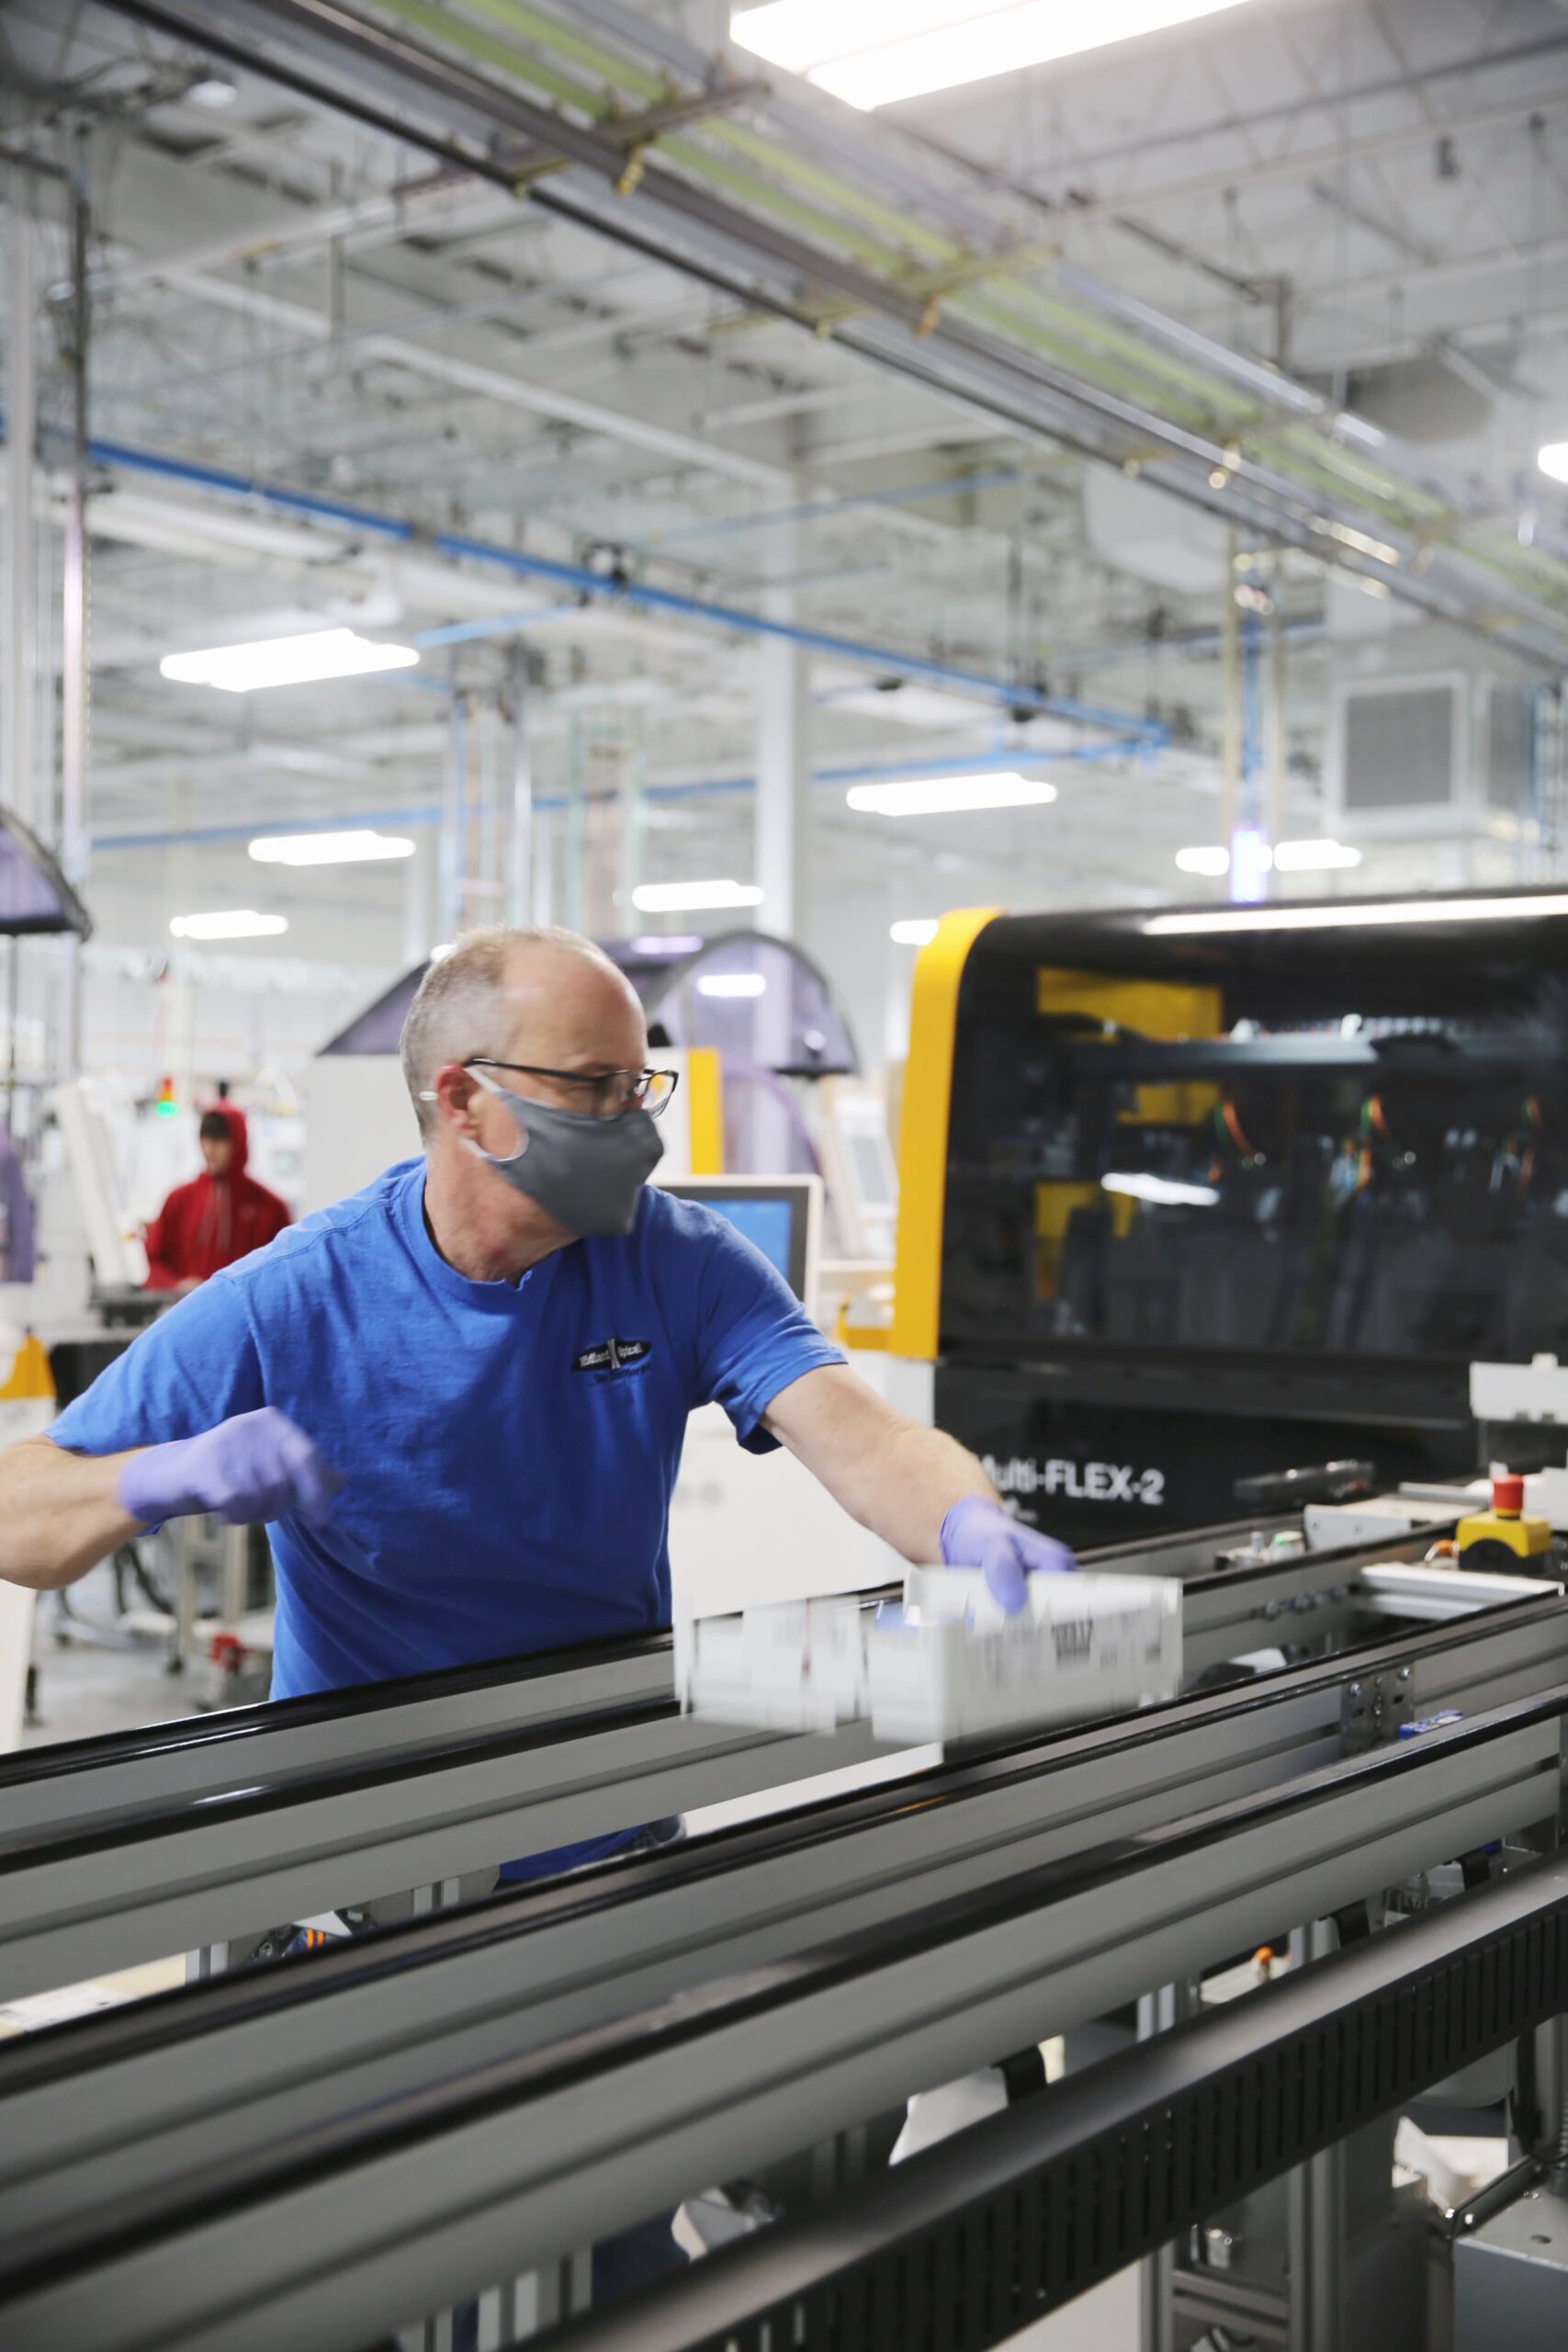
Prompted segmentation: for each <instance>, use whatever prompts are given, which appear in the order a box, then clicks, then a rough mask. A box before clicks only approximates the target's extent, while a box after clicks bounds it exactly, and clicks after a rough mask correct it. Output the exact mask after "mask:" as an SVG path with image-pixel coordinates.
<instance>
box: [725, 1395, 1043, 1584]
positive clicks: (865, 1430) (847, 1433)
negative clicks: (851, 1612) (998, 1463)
mask: <svg viewBox="0 0 1568 2352" xmlns="http://www.w3.org/2000/svg"><path fill="white" fill-rule="evenodd" d="M762 1418H763V1424H764V1426H765V1427H766V1428H767V1429H768V1430H770V1431H771V1432H772V1433H773V1435H774V1436H775V1437H778V1438H780V1439H782V1440H783V1442H784V1444H785V1445H787V1446H788V1447H789V1449H790V1452H791V1453H795V1454H798V1455H799V1457H800V1459H801V1460H802V1461H803V1462H804V1463H805V1464H806V1466H807V1469H808V1470H810V1471H812V1472H814V1473H815V1475H816V1476H818V1478H820V1479H821V1481H822V1484H823V1485H824V1486H825V1487H827V1489H828V1491H829V1494H830V1495H831V1496H832V1497H833V1498H834V1500H835V1501H836V1502H838V1503H840V1504H841V1505H842V1507H843V1509H844V1510H847V1511H848V1512H849V1514H850V1516H851V1518H852V1519H858V1520H859V1521H860V1522H861V1525H862V1526H863V1527H869V1528H870V1529H871V1531H872V1532H873V1533H874V1534H875V1535H880V1536H881V1537H882V1540H883V1542H884V1543H885V1544H891V1545H892V1546H893V1549H894V1550H895V1551H896V1552H900V1553H902V1555H903V1556H904V1557H905V1559H906V1560H913V1561H916V1562H929V1561H932V1560H937V1559H940V1558H941V1556H942V1549H941V1544H942V1521H943V1519H944V1518H945V1517H946V1515H947V1513H948V1511H949V1510H951V1509H952V1507H953V1504H954V1503H955V1502H957V1501H959V1500H960V1498H962V1497H964V1496H965V1495H979V1496H981V1497H982V1498H984V1499H985V1500H986V1501H987V1502H995V1501H996V1499H997V1490H996V1488H995V1487H993V1486H992V1484H991V1482H990V1480H989V1479H988V1478H987V1476H986V1473H985V1471H984V1469H983V1468H982V1467H981V1465H980V1464H979V1463H978V1462H977V1461H976V1459H975V1456H974V1455H973V1454H972V1453H970V1452H969V1451H968V1449H967V1447H965V1446H962V1445H960V1444H959V1443H958V1441H957V1440H956V1438H951V1437H949V1436H948V1435H947V1434H946V1432H945V1431H944V1430H931V1429H923V1428H922V1427H921V1426H920V1425H919V1423H918V1422H916V1421H908V1420H906V1419H904V1417H903V1415H902V1414H901V1413H896V1412H895V1411H894V1410H893V1408H892V1407H891V1406H890V1405H887V1404H885V1403H884V1401H883V1399H882V1398H881V1397H878V1396H876V1395H875V1394H874V1391H873V1390H872V1389H870V1388H868V1387H867V1385H866V1384H865V1383H864V1381H863V1380H861V1379H860V1378H859V1377H858V1376H857V1374H854V1373H852V1372H851V1371H850V1370H849V1369H848V1367H847V1366H840V1365H834V1366H832V1367H824V1368H823V1369H822V1370H821V1371H819V1372H810V1373H807V1374H806V1375H805V1376H804V1378H802V1379H800V1380H797V1381H796V1382H795V1383H794V1385H792V1386H791V1387H789V1388H786V1389H784V1390H783V1391H782V1392H781V1394H780V1395H779V1396H777V1397H774V1399H773V1403H772V1404H771V1405H770V1406H769V1408H768V1410H767V1412H766V1413H765V1414H764V1415H763V1417H762Z"/></svg>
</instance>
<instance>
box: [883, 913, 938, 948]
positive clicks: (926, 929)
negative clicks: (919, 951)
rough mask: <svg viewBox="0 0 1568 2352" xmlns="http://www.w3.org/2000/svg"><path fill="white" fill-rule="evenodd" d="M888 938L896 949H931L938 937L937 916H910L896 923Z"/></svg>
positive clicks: (890, 929)
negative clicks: (932, 943) (932, 942)
mask: <svg viewBox="0 0 1568 2352" xmlns="http://www.w3.org/2000/svg"><path fill="white" fill-rule="evenodd" d="M887 936H888V938H889V939H890V940H892V942H893V944H894V945H895V946H896V947H929V946H930V945H931V941H932V940H933V939H934V938H935V937H936V917H935V915H910V916H909V917H908V920H907V921H906V922H896V923H894V924H893V925H892V926H891V927H890V928H889V931H888V933H887Z"/></svg>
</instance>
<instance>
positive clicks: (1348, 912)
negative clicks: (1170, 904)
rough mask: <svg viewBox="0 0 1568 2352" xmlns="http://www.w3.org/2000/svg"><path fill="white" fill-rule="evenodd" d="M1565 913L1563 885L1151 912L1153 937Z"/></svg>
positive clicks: (1525, 918)
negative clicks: (1523, 893)
mask: <svg viewBox="0 0 1568 2352" xmlns="http://www.w3.org/2000/svg"><path fill="white" fill-rule="evenodd" d="M1544 915H1568V891H1562V890H1558V891H1552V892H1543V893H1542V894H1541V895H1540V897H1539V898H1531V899H1414V900H1404V899H1389V900H1383V899H1343V900H1342V901H1341V902H1340V904H1339V905H1338V906H1334V907H1248V908H1245V909H1241V908H1238V909H1236V910H1234V911H1227V912H1224V913H1220V912H1215V913H1213V914H1179V915H1151V916H1150V917H1149V919H1148V921H1147V922H1145V925H1144V930H1145V933H1146V934H1147V935H1148V936H1149V937H1150V938H1152V939H1175V938H1178V937H1180V936H1181V935H1183V934H1187V935H1193V934H1197V933H1205V932H1208V933H1214V932H1227V931H1351V930H1358V931H1359V930H1380V929H1382V928H1383V927H1385V926H1393V924H1396V923H1423V922H1536V921H1539V920H1540V918H1541V917H1542V916H1544Z"/></svg>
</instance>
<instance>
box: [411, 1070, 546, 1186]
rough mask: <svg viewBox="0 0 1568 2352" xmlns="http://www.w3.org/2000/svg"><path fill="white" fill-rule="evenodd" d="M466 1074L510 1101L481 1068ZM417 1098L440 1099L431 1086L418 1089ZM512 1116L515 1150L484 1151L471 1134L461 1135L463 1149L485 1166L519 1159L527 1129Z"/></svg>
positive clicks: (503, 1165) (502, 1165) (504, 1164)
mask: <svg viewBox="0 0 1568 2352" xmlns="http://www.w3.org/2000/svg"><path fill="white" fill-rule="evenodd" d="M465 1067H467V1065H465ZM468 1076H469V1077H470V1078H471V1079H472V1080H474V1082H475V1084H476V1085H478V1086H482V1087H483V1088H484V1090H485V1091H486V1093H487V1094H498V1095H499V1096H500V1097H501V1099H502V1102H503V1103H509V1102H510V1101H511V1099H512V1098H511V1096H510V1095H509V1094H508V1092H507V1091H506V1089H505V1087H504V1086H498V1085H497V1084H496V1081H495V1080H494V1079H493V1078H487V1077H486V1076H485V1074H484V1072H483V1070H482V1069H469V1070H468ZM419 1099H420V1101H421V1102H422V1103H438V1102H439V1101H440V1100H441V1097H440V1096H439V1095H438V1094H437V1093H436V1091H435V1089H434V1087H433V1086H422V1087H421V1088H420V1091H419ZM513 1119H514V1120H515V1121H516V1125H517V1148H516V1150H515V1151H507V1152H500V1153H497V1152H493V1151H486V1149H485V1148H484V1146H483V1145H482V1144H478V1143H476V1142H475V1141H474V1139H473V1137H472V1136H464V1137H463V1144H464V1148H465V1149H467V1150H468V1151H471V1152H472V1153H473V1155H474V1158H475V1159H482V1160H483V1161H484V1164H485V1166H486V1167H487V1168H510V1167H511V1165H512V1163H513V1160H514V1159H522V1157H523V1155H524V1153H525V1151H526V1150H527V1148H528V1130H527V1128H526V1127H525V1125H524V1124H523V1122H522V1120H521V1119H518V1118H517V1114H516V1113H515V1112H513Z"/></svg>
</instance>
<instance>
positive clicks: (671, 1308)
mask: <svg viewBox="0 0 1568 2352" xmlns="http://www.w3.org/2000/svg"><path fill="white" fill-rule="evenodd" d="M842 1361H843V1359H842V1357H841V1356H840V1353H839V1351H838V1350H837V1349H836V1348H835V1347H833V1346H832V1345H831V1344H830V1343H829V1341H828V1340H825V1339H824V1338H823V1336H822V1333H821V1332H820V1331H819V1330H818V1329H817V1326H816V1325H815V1324H814V1323H812V1322H811V1321H810V1319H809V1318H808V1317H807V1315H806V1314H805V1312H804V1310H803V1309H802V1308H801V1306H800V1305H799V1304H798V1302H797V1301H796V1299H795V1296H794V1295H793V1293H792V1292H791V1291H790V1290H789V1288H788V1286H787V1284H786V1283H784V1282H783V1281H782V1280H781V1278H780V1276H779V1275H778V1274H777V1273H776V1272H774V1270H773V1267H772V1266H770V1265H769V1263H768V1261H767V1260H766V1259H765V1258H764V1257H763V1256H762V1254H761V1251H760V1250H756V1249H754V1248H753V1247H752V1245H751V1244H750V1242H749V1241H747V1240H745V1239H744V1238H742V1237H741V1236H740V1234H739V1233H738V1232H737V1230H736V1229H735V1227H733V1226H732V1225H731V1224H730V1223H729V1222H728V1219H727V1218H725V1217H722V1216H718V1215H716V1213H715V1212H714V1211H713V1210H711V1209H707V1208H705V1207H702V1206H701V1205H699V1204H696V1203H694V1202H688V1201H680V1200H676V1199H674V1198H672V1197H671V1195H670V1194H669V1193H662V1192H660V1191H659V1190H657V1189H656V1188H654V1187H652V1186H650V1187H649V1188H648V1189H647V1190H646V1191H645V1192H644V1193H643V1195H642V1199H641V1201H640V1203H639V1204H638V1208H637V1223H636V1225H635V1227H633V1229H632V1231H631V1233H630V1234H629V1235H628V1236H626V1238H624V1239H622V1238H591V1239H587V1240H581V1241H575V1242H572V1243H571V1244H570V1245H569V1246H568V1247H567V1248H566V1249H563V1250H556V1251H555V1252H554V1253H553V1254H552V1255H551V1256H550V1257H547V1258H545V1259H543V1260H542V1261H540V1263H539V1264H538V1265H536V1266H535V1267H533V1268H531V1269H530V1271H529V1272H527V1273H525V1275H524V1276H523V1277H522V1279H521V1281H520V1282H517V1283H509V1282H470V1281H469V1280H468V1277H467V1276H466V1275H463V1274H459V1273H457V1272H456V1271H455V1270H454V1268H452V1267H451V1266H449V1265H448V1264H447V1263H446V1260H445V1259H444V1258H442V1257H441V1255H440V1254H439V1252H438V1251H437V1250H436V1249H435V1246H434V1242H433V1241H432V1240H431V1238H430V1233H429V1230H428V1227H426V1225H425V1221H424V1161H423V1159H417V1160H407V1161H403V1162H402V1163H400V1165H399V1166H397V1167H395V1168H390V1169H389V1170H387V1172H386V1174H385V1175H383V1176H380V1177H378V1179H377V1181H376V1182H374V1183H373V1184H371V1185H369V1186H367V1189H366V1190H365V1191H364V1192H362V1193H355V1195H354V1197H353V1198H352V1199H351V1200H346V1201H341V1202H339V1203H338V1204H336V1206H335V1207H333V1208H330V1209H324V1210H321V1212H320V1213H319V1214H317V1215H316V1216H310V1217H307V1218H306V1219H305V1220H304V1221H303V1222H302V1223H301V1224H299V1225H297V1226H292V1227H289V1229H288V1232H286V1233H284V1234H281V1235H280V1236H279V1237H278V1238H277V1239H276V1241H274V1242H272V1243H271V1244H270V1245H269V1246H268V1247H267V1248H266V1249H265V1250H257V1251H256V1252H255V1254H254V1256H253V1257H250V1258H246V1259H243V1260H242V1261H240V1263H239V1264H237V1265H235V1266H231V1267H229V1268H226V1269H225V1270H224V1272H221V1273H220V1274H215V1275H214V1276H213V1277H212V1279H211V1280H210V1281H209V1282H207V1283H203V1284H202V1286H201V1288H200V1289H199V1290H197V1291H193V1292H192V1293H191V1295H190V1296H189V1297H188V1298H186V1299H185V1300H183V1301H182V1302H181V1304H180V1305H179V1306H175V1307H174V1308H173V1309H171V1311H170V1312H169V1313H168V1314H166V1315H164V1317H161V1319H160V1320H159V1321H158V1322H157V1323H155V1324H154V1325H153V1326H152V1329H150V1330H148V1331H146V1332H144V1333H143V1334H142V1335H141V1338H140V1339H138V1340H136V1341H135V1343H134V1344H133V1345H132V1346H131V1347H130V1348H129V1349H128V1350H127V1351H126V1352H125V1354H124V1355H123V1356H120V1357H119V1358H118V1359H117V1361H116V1362H115V1363H112V1364H110V1365H109V1367H108V1368H107V1371H105V1372H103V1373H101V1374H99V1376H98V1378H97V1379H96V1381H95V1382H94V1383H93V1385H92V1386H91V1388H89V1389H88V1390H87V1391H86V1393H85V1396H82V1397H77V1399H76V1400H75V1402H74V1403H73V1404H71V1405H69V1406H67V1407H66V1408H65V1410H64V1412H63V1413H62V1414H61V1416H60V1417H59V1419H57V1420H56V1421H55V1422H54V1424H53V1426H52V1428H51V1430H50V1432H49V1434H50V1436H51V1438H52V1439H53V1440H54V1442H56V1444H58V1445H62V1446H65V1447H68V1448H69V1449H70V1450H71V1451H72V1452H73V1453H118V1452H119V1451H121V1450H122V1449H125V1448H129V1447H131V1446H139V1445H154V1444H158V1443H160V1442H162V1441H164V1439H167V1438H176V1437H189V1436H192V1435H194V1434H195V1433H196V1432H197V1430H205V1429H210V1428H212V1427H213V1426H214V1425H215V1424H216V1423H218V1422H219V1421H222V1420H227V1419H230V1417H231V1415H233V1414H235V1413H248V1412H252V1411H254V1409H255V1408H257V1407H258V1406H261V1405H276V1407H278V1408H280V1410H282V1411H283V1412H285V1413H287V1414H288V1418H289V1419H290V1420H292V1421H296V1422H297V1423H298V1424H299V1427H300V1428H301V1429H302V1430H305V1431H306V1432H307V1434H308V1435H309V1436H310V1437H311V1438H313V1439H314V1441H315V1442H316V1444H317V1445H318V1446H319V1447H320V1448H321V1453H323V1454H324V1455H325V1456H326V1459H327V1460H328V1461H329V1462H330V1463H331V1464H332V1465H333V1468H334V1469H335V1470H337V1471H338V1472H339V1473H340V1475H341V1476H342V1477H343V1480H344V1487H343V1492H342V1494H341V1496H340V1497H339V1499H338V1505H337V1510H336V1512H335V1514H334V1516H333V1520H332V1522H331V1524H330V1525H329V1526H327V1527H325V1528H308V1527H306V1526H304V1525H302V1524H301V1523H300V1522H299V1521H298V1520H296V1519H292V1518H288V1519H284V1520H281V1521H278V1522H277V1523H276V1524H275V1525H274V1526H272V1527H270V1528H269V1529H268V1531H267V1532H268V1534H269V1536H270V1538H271V1543H272V1553H273V1559H274V1562H275V1565H276V1575H277V1619H276V1635H275V1650H274V1660H273V1682H272V1691H273V1696H274V1697H275V1698H292V1697H295V1696H297V1695H298V1694H299V1693H300V1692H302V1691H332V1690H337V1689H340V1688H341V1687H342V1686H343V1685H344V1684H346V1683H352V1682H369V1681H375V1680H378V1679H382V1678H383V1677H386V1676H389V1675H399V1674H416V1673H419V1672H421V1671H423V1670H424V1669H426V1668H432V1667H442V1666H463V1665H468V1664H471V1663H475V1662H477V1661H479V1660H482V1659H485V1658H498V1657H510V1656H513V1655H514V1654H516V1653H519V1652H523V1651H529V1650H544V1649H554V1648H558V1647H560V1646H562V1645H567V1644H570V1643H574V1642H582V1641H593V1640H600V1639H604V1638H607V1637H614V1636H630V1635H635V1634H644V1633H648V1632H650V1631H652V1630H653V1629H654V1628H656V1627H659V1626H662V1625H667V1624H668V1623H669V1622H670V1559H669V1552H668V1548H667V1542H666V1538H667V1534H668V1528H669V1515H670V1498H671V1491H672V1489H673V1487H674V1484H675V1476H676V1472H677V1470H678V1468H679V1466H680V1461H681V1447H682V1439H683V1438H684V1435H685V1428H686V1416H687V1415H688V1413H689V1412H691V1410H692V1409H693V1408H694V1406H698V1405H705V1404H708V1403H710V1402H714V1401H716V1402H717V1403H719V1404H721V1405H722V1406H723V1407H724V1408H725V1410H726V1412H727V1413H728V1415H729V1418H730V1419H731V1420H732V1421H733V1422H734V1424H735V1429H736V1432H737V1435H738V1436H739V1440H740V1442H741V1443H742V1444H743V1445H745V1446H748V1447H750V1449H751V1451H753V1452H755V1453H761V1452H765V1451H767V1450H768V1449H769V1448H770V1447H771V1446H772V1445H773V1439H771V1438H770V1437H769V1436H768V1435H767V1434H766V1432H765V1431H764V1430H761V1429H760V1428H759V1426H758V1424H759V1422H760V1419H761V1415H762V1414H763V1412H765V1410H766V1409H767V1408H768V1406H769V1405H770V1404H771V1402H772V1401H773V1398H774V1397H776V1396H777V1395H778V1394H779V1392H780V1391H781V1389H784V1388H787V1387H788V1386H789V1385H790V1383H791V1382H792V1381H794V1380H798V1379H799V1378H800V1376H801V1374H803V1373H807V1372H810V1371H813V1370H814V1369H816V1368H817V1367H818V1366H819V1365H822V1364H833V1363H841V1362H842ZM596 1842H597V1841H596Z"/></svg>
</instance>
